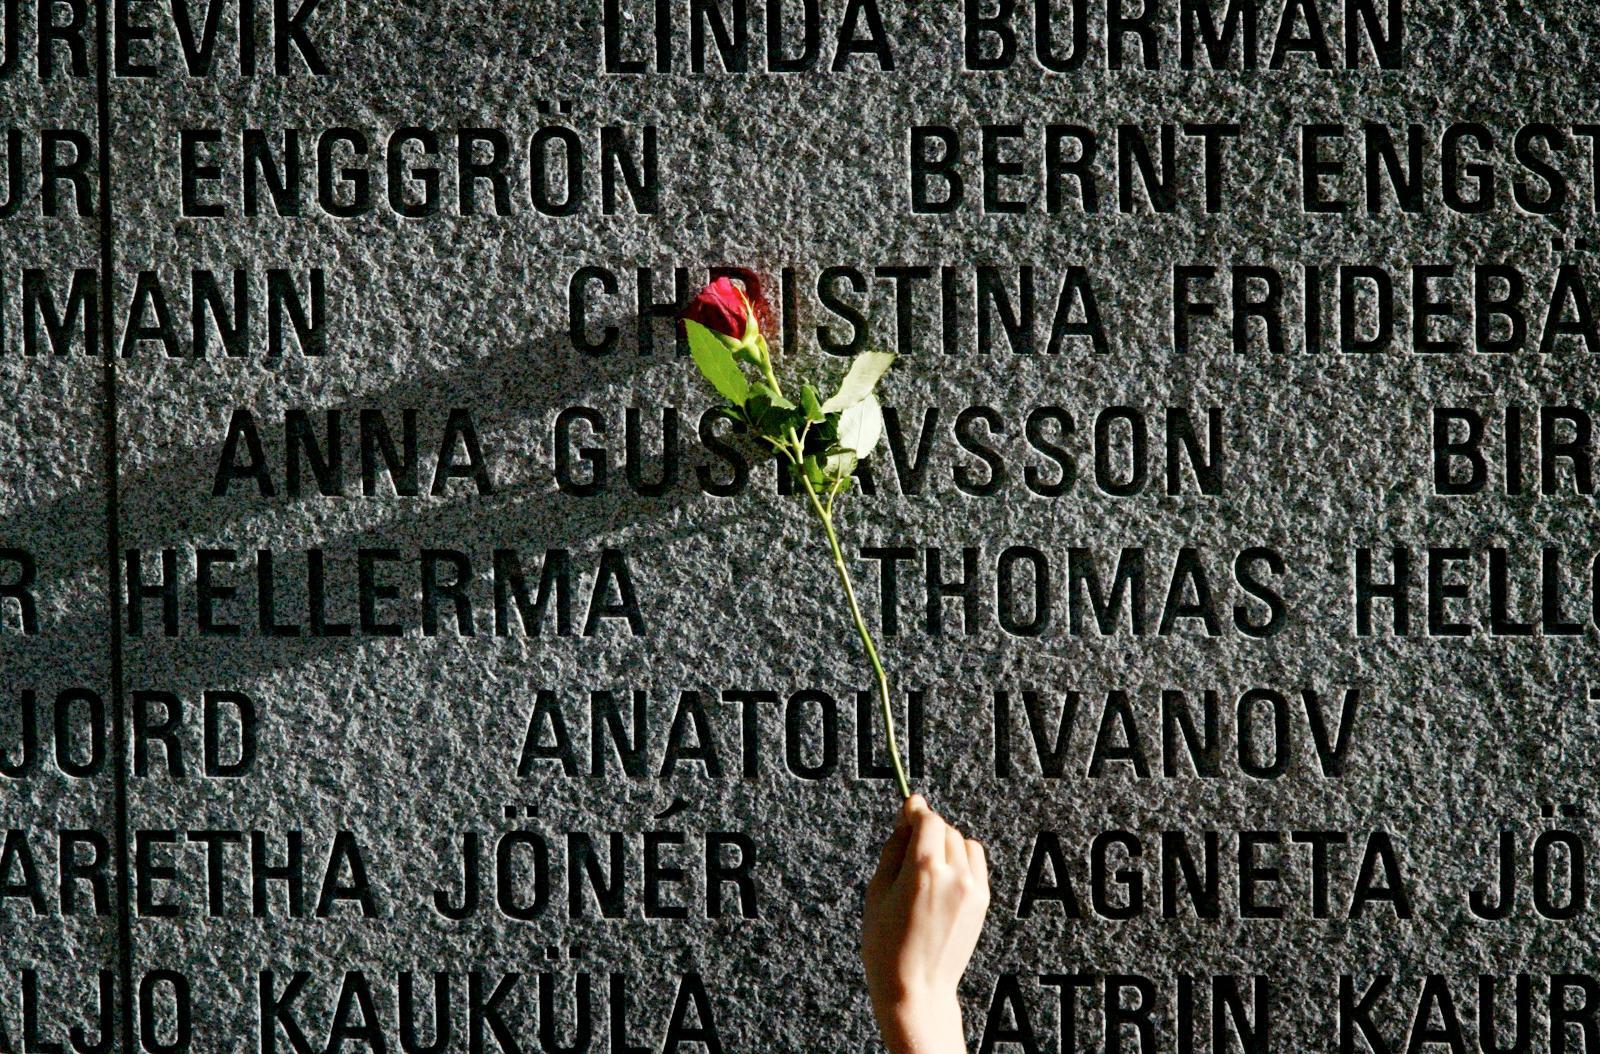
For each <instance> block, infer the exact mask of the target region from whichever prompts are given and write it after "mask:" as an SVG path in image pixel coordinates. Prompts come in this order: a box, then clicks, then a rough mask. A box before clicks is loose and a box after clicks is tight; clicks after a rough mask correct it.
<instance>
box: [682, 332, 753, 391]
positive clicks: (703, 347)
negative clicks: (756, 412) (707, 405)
mask: <svg viewBox="0 0 1600 1054" xmlns="http://www.w3.org/2000/svg"><path fill="white" fill-rule="evenodd" d="M683 325H684V328H685V329H686V330H688V331H689V354H690V355H691V356H692V357H693V358H694V364H695V365H696V366H698V367H700V372H701V373H702V374H704V375H705V379H706V380H708V381H710V382H711V386H712V387H713V388H715V389H716V390H717V391H718V392H720V393H721V394H722V397H723V398H724V399H726V400H728V401H729V402H730V403H732V404H733V405H735V406H743V405H744V404H745V400H747V399H749V398H750V382H749V381H747V380H745V376H744V371H742V370H740V369H739V364H738V363H737V362H734V361H733V352H732V351H730V350H729V349H728V346H727V345H726V344H724V343H722V341H721V340H720V339H718V337H717V335H716V334H715V333H713V332H711V331H710V330H709V329H707V328H706V327H704V326H702V325H701V324H700V323H698V322H695V321H694V320H692V319H685V320H684V323H683Z"/></svg>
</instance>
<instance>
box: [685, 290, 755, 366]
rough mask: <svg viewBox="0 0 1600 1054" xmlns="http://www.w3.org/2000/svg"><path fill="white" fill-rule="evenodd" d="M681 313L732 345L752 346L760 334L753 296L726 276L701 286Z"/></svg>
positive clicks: (737, 346) (732, 346) (734, 346)
mask: <svg viewBox="0 0 1600 1054" xmlns="http://www.w3.org/2000/svg"><path fill="white" fill-rule="evenodd" d="M679 317H681V318H684V319H688V320H689V321H692V322H698V323H700V324H701V325H702V326H704V327H706V328H707V329H709V330H710V331H711V332H713V333H715V334H717V335H718V336H719V337H722V338H724V341H725V342H726V343H727V345H728V346H729V347H731V348H741V347H742V348H750V347H752V346H754V344H755V341H756V340H757V338H759V337H760V335H761V327H760V326H759V325H757V324H756V313H755V309H754V308H753V307H751V306H750V298H749V297H747V296H745V295H744V290H743V289H740V288H739V287H738V286H736V285H734V284H733V281H732V280H731V279H729V278H727V277H725V276H724V277H721V278H718V279H717V280H716V281H714V282H712V283H710V284H709V285H707V286H706V287H705V288H704V289H702V290H700V292H699V293H698V294H696V296H695V298H694V299H693V300H691V301H689V306H688V307H686V308H684V309H683V314H682V315H680V316H679Z"/></svg>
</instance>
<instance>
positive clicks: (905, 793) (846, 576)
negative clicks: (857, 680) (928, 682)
mask: <svg viewBox="0 0 1600 1054" xmlns="http://www.w3.org/2000/svg"><path fill="white" fill-rule="evenodd" d="M800 478H801V480H802V481H803V482H804V483H805V487H806V496H807V497H808V498H810V499H811V507H812V509H814V510H816V513H817V518H818V519H820V520H821V521H822V529H823V531H825V532H826V533H827V535H828V547H829V548H830V549H832V550H833V567H834V570H836V571H838V572H839V582H840V584H842V585H843V586H844V598H845V599H846V600H847V601H849V602H850V617H851V618H852V619H853V620H854V621H855V624H856V632H857V633H859V634H860V635H861V643H862V644H863V645H864V646H865V647H866V649H867V658H868V659H870V660H872V672H873V673H874V674H876V675H877V678H878V700H879V703H880V705H881V706H882V708H883V727H884V731H885V733H886V736H887V739H888V741H889V760H890V761H892V762H894V778H895V781H896V782H897V783H899V784H900V797H902V798H909V797H911V784H910V783H908V782H907V781H906V770H905V766H904V765H902V764H901V763H900V744H899V743H898V742H897V741H896V740H895V735H894V708H893V707H892V706H891V705H890V701H889V677H888V675H887V674H885V673H884V672H883V662H882V661H881V660H880V659H879V658H878V649H877V647H876V646H875V645H874V644H873V643H872V634H871V633H870V632H868V631H867V623H866V621H865V620H864V619H863V618H862V617H861V605H860V604H858V603H856V590H855V586H854V585H852V584H851V582H850V569H849V568H848V567H847V566H846V565H845V562H844V550H842V549H841V548H839V536H838V534H836V533H834V529H833V516H832V515H831V514H830V512H829V510H827V509H824V508H823V507H822V502H821V501H820V500H819V499H818V498H817V491H816V488H814V487H813V486H812V485H811V480H810V479H808V478H807V477H806V476H805V474H804V473H801V476H800ZM830 504H831V502H830Z"/></svg>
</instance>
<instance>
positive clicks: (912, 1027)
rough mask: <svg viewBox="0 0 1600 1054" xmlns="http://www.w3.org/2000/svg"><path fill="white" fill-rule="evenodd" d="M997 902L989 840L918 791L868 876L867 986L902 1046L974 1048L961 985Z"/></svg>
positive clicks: (890, 1039) (890, 1034) (899, 1049)
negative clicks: (968, 832) (984, 842)
mask: <svg viewBox="0 0 1600 1054" xmlns="http://www.w3.org/2000/svg"><path fill="white" fill-rule="evenodd" d="M988 910H989V864H988V861H987V859H986V858H985V856H984V852H983V846H981V845H979V844H978V843H977V842H975V841H972V840H970V839H967V838H963V837H962V836H961V832H960V831H958V830H956V829H955V828H954V827H952V826H950V825H949V824H948V823H946V822H945V821H944V819H943V818H942V817H941V816H940V815H939V814H938V813H936V812H934V811H933V810H932V809H931V808H929V807H928V803H927V801H926V800H925V799H924V798H923V797H922V795H920V794H913V795H912V796H911V797H910V798H908V799H906V802H905V805H904V806H902V808H901V810H900V818H899V822H898V823H897V825H896V826H895V830H894V834H892V835H890V836H889V840H888V841H887V842H886V843H884V846H883V853H882V855H881V856H880V857H879V858H878V870H877V873H875V874H874V875H873V876H872V881H871V882H869V883H868V884H867V904H866V911H865V913H864V916H863V918H862V927H861V961H862V963H863V965H864V966H865V967H866V973H867V992H868V994H869V995H870V996H871V997H872V1011H873V1013H874V1014H875V1015H876V1017H877V1019H878V1027H879V1029H880V1030H881V1031H882V1033H883V1039H884V1043H885V1045H887V1046H888V1048H889V1050H890V1051H891V1052H892V1054H953V1052H957V1051H959V1052H961V1054H966V1049H967V1045H966V1039H965V1037H964V1035H963V1032H962V1026H961V1006H960V1003H958V1002H957V1000H956V988H957V986H958V985H959V984H960V982H961V975H962V974H963V973H965V972H966V969H967V963H968V962H969V961H970V960H971V959H972V952H973V949H974V948H975V947H976V946H977V944H978V934H979V933H980V932H982V930H983V919H984V916H985V915H986V914H987V913H988Z"/></svg>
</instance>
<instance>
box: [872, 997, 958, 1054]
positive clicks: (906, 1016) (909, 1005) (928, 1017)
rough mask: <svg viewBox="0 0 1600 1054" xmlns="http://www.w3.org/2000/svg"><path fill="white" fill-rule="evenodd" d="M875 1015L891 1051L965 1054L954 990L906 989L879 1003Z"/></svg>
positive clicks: (900, 1053) (897, 1052)
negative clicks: (915, 991) (911, 990)
mask: <svg viewBox="0 0 1600 1054" xmlns="http://www.w3.org/2000/svg"><path fill="white" fill-rule="evenodd" d="M878 1017H879V1024H880V1025H881V1026H882V1028H883V1033H884V1042H885V1044H886V1045H887V1046H888V1048H889V1052H890V1054H966V1050H967V1041H966V1036H965V1033H964V1032H963V1030H962V1024H961V1004H960V1002H959V1001H957V999H956V994H955V993H954V992H918V993H908V994H905V995H902V996H900V997H898V998H896V999H894V1000H893V1001H892V1002H890V1003H888V1005H886V1006H884V1007H882V1008H881V1009H880V1011H879V1015H878Z"/></svg>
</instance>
